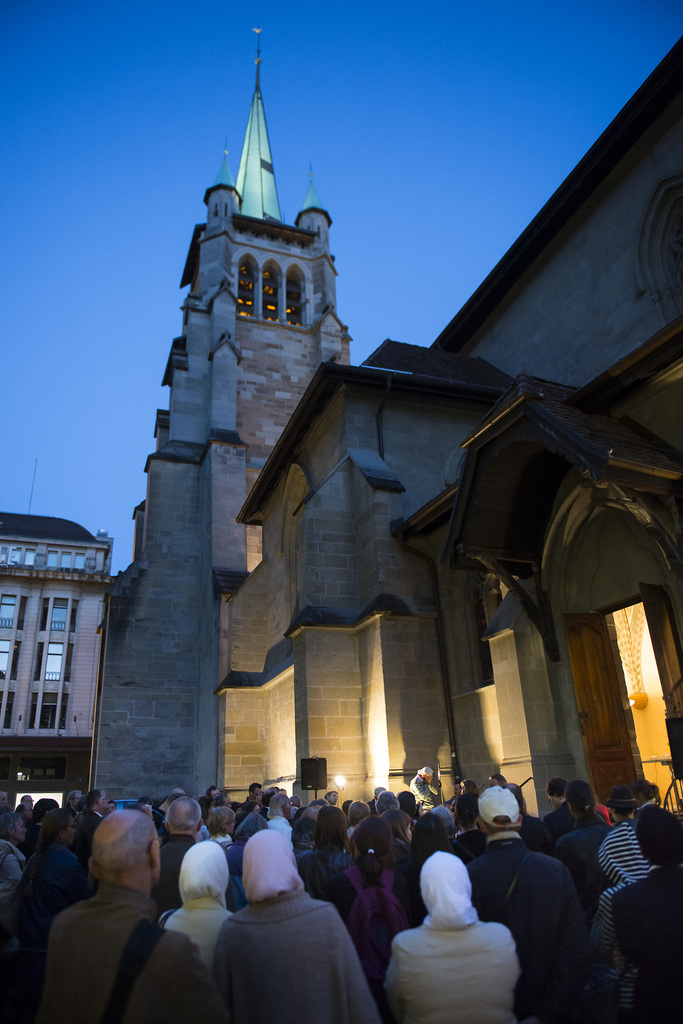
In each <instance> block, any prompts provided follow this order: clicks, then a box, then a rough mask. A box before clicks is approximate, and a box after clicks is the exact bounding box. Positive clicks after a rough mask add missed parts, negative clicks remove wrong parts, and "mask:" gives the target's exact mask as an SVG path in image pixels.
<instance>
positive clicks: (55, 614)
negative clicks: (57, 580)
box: [50, 597, 69, 632]
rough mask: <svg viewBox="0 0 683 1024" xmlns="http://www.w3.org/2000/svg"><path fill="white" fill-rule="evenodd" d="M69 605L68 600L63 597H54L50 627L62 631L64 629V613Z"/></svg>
mask: <svg viewBox="0 0 683 1024" xmlns="http://www.w3.org/2000/svg"><path fill="white" fill-rule="evenodd" d="M68 607H69V602H68V601H67V599H66V598H65V597H56V598H55V599H54V601H53V602H52V619H51V620H50V629H55V630H58V631H59V632H63V631H64V630H65V629H66V613H67V610H68Z"/></svg>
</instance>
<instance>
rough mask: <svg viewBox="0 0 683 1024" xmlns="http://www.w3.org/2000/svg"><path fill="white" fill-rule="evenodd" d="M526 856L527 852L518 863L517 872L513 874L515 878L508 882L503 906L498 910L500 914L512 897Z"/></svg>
mask: <svg viewBox="0 0 683 1024" xmlns="http://www.w3.org/2000/svg"><path fill="white" fill-rule="evenodd" d="M528 856H529V853H528V851H527V853H525V854H524V856H523V857H522V859H521V861H520V862H519V867H518V868H517V871H516V872H515V877H514V878H513V879H512V881H511V882H510V888H509V889H508V891H507V892H506V893H505V899H504V900H503V905H502V906H501V908H500V909H501V913H502V911H503V910H505V908H506V906H507V902H508V900H509V899H510V897H511V896H512V893H513V890H514V888H515V886H516V885H517V879H518V878H519V875H520V872H521V870H522V868H523V867H524V861H525V860H526V859H527V857H528Z"/></svg>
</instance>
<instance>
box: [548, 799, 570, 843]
mask: <svg viewBox="0 0 683 1024" xmlns="http://www.w3.org/2000/svg"><path fill="white" fill-rule="evenodd" d="M543 824H544V825H545V827H546V828H547V829H548V832H550V835H551V836H552V840H553V843H556V842H557V840H558V839H559V838H560V836H566V834H567V832H571V830H572V829H573V828H574V819H573V818H572V812H571V811H570V810H569V804H568V803H567V801H566V800H565V801H564V803H561V804H560V806H559V807H558V808H557V810H556V811H551V812H550V814H546V815H545V817H544V818H543Z"/></svg>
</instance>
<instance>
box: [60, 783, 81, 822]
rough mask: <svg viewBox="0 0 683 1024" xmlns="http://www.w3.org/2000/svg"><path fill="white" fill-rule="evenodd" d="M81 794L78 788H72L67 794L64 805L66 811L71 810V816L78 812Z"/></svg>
mask: <svg viewBox="0 0 683 1024" xmlns="http://www.w3.org/2000/svg"><path fill="white" fill-rule="evenodd" d="M82 796H83V793H82V792H81V790H80V789H72V790H71V792H70V793H69V794H68V795H67V798H66V803H65V805H64V807H65V808H66V809H67V810H68V811H71V816H72V817H73V818H75V817H76V815H77V814H78V801H79V800H80V799H81V797H82Z"/></svg>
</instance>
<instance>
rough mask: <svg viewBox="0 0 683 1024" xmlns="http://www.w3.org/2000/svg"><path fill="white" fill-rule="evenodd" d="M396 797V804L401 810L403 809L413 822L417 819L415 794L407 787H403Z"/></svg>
mask: <svg viewBox="0 0 683 1024" xmlns="http://www.w3.org/2000/svg"><path fill="white" fill-rule="evenodd" d="M396 799H397V800H398V806H399V807H400V808H401V810H402V811H405V812H406V814H409V815H410V817H411V818H412V820H413V821H414V822H415V821H417V819H418V813H417V800H416V799H415V794H414V793H411V792H410V790H409V789H404V790H403V791H402V792H401V793H399V794H398V796H397V797H396Z"/></svg>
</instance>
